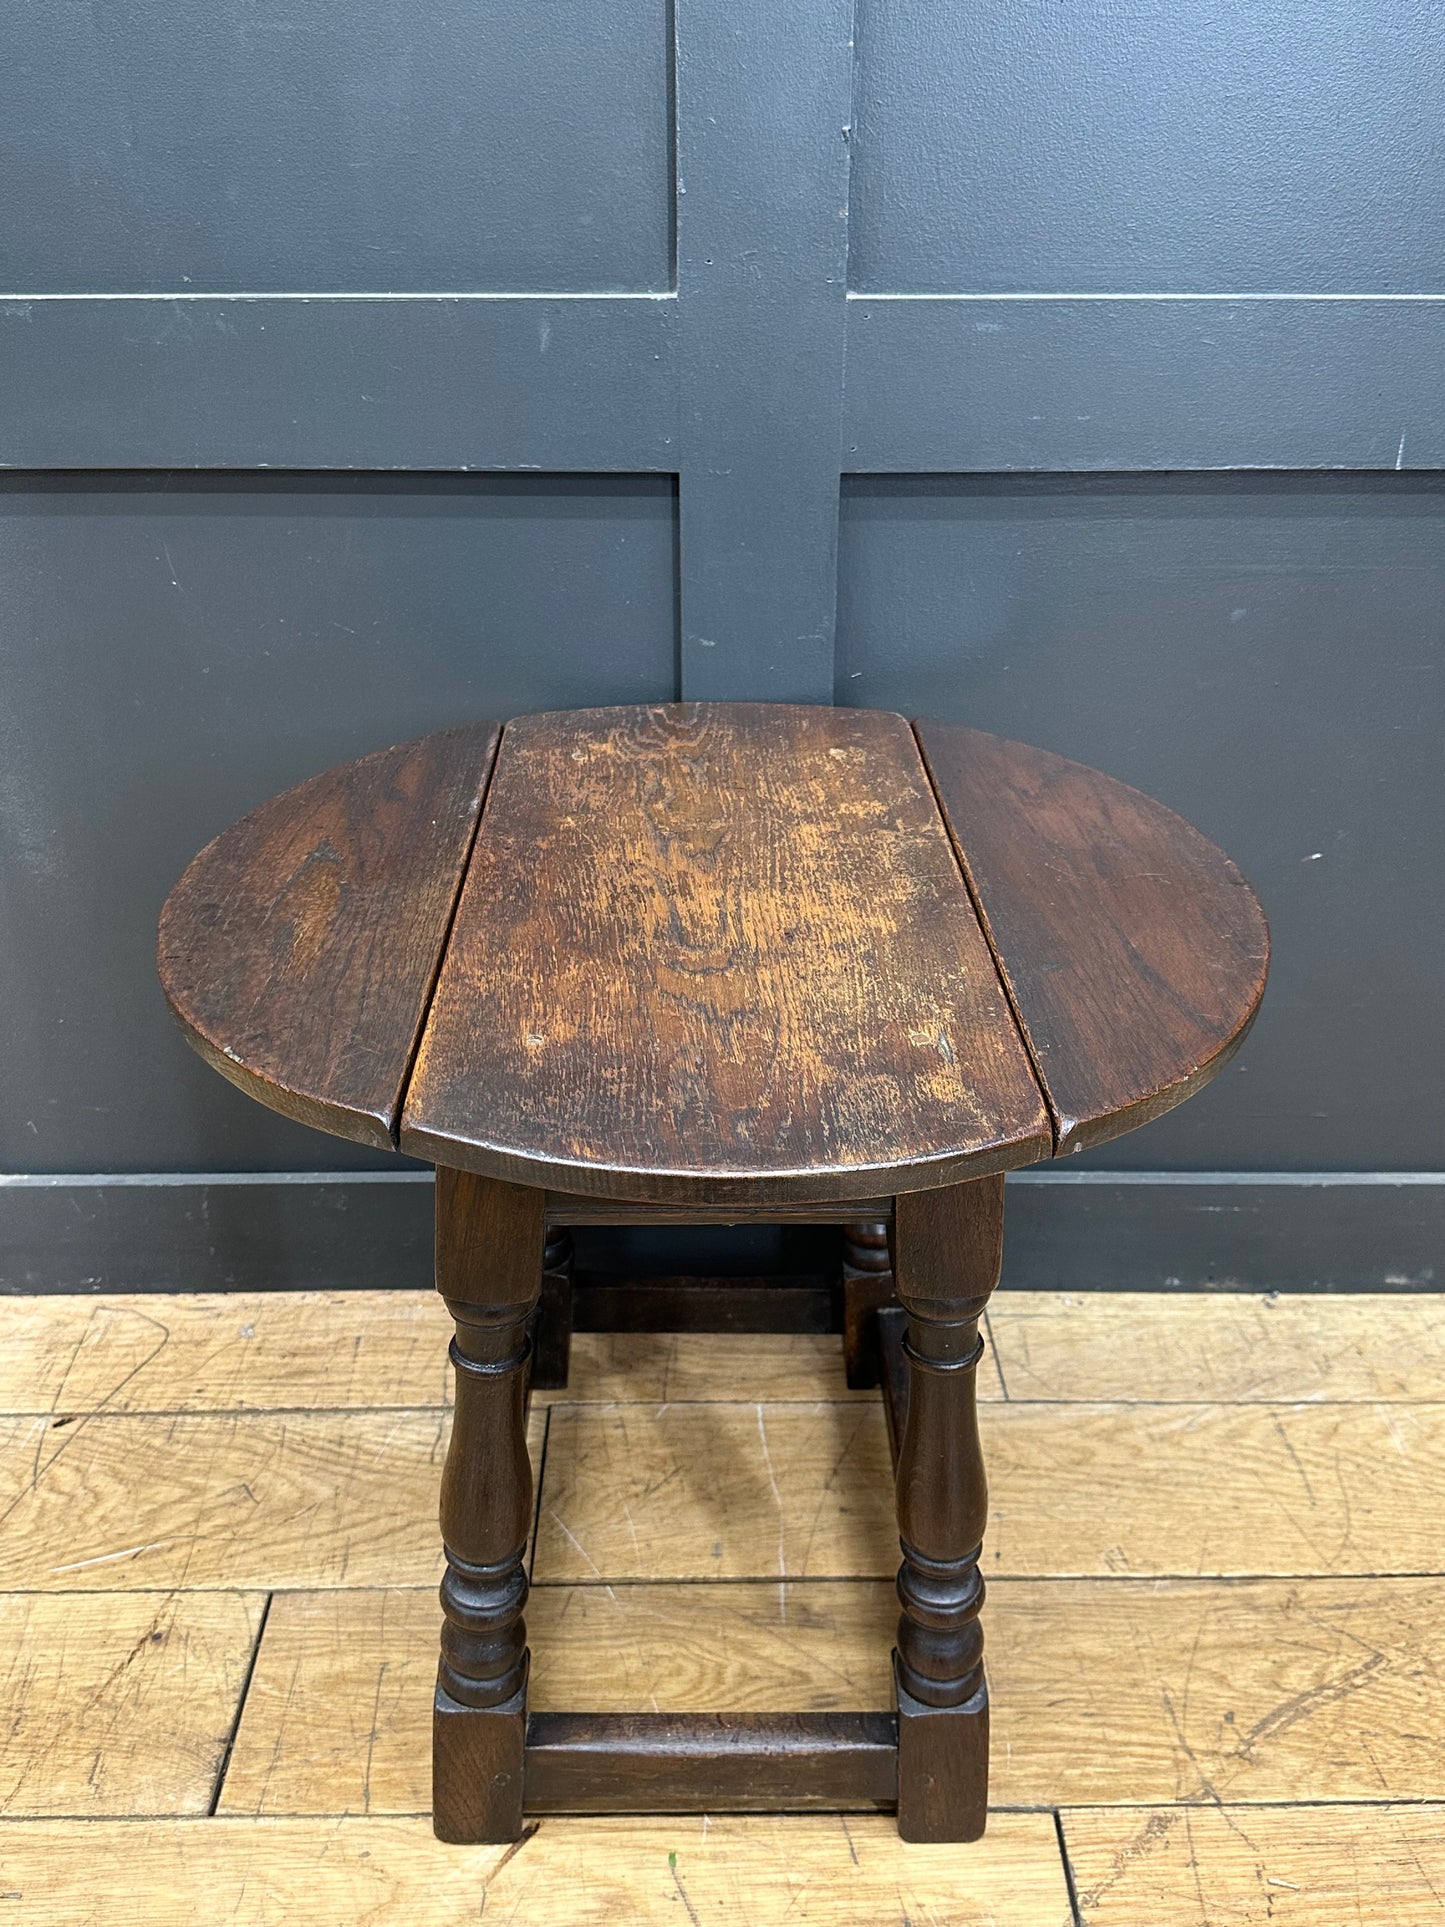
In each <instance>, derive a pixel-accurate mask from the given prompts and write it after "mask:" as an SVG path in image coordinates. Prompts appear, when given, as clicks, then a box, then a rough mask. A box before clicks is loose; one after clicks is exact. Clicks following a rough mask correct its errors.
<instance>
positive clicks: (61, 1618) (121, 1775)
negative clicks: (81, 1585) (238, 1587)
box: [0, 1592, 264, 1820]
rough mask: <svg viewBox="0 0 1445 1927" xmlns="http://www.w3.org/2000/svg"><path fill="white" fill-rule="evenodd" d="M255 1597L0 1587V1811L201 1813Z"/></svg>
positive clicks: (256, 1621) (228, 1724)
mask: <svg viewBox="0 0 1445 1927" xmlns="http://www.w3.org/2000/svg"><path fill="white" fill-rule="evenodd" d="M263 1604H264V1595H263V1594H261V1593H239V1592H224V1593H125V1594H121V1595H119V1596H117V1595H115V1594H108V1595H103V1596H100V1597H93V1598H87V1597H79V1598H77V1597H75V1596H73V1595H69V1596H67V1595H54V1594H49V1595H47V1594H44V1593H29V1594H14V1593H11V1594H0V1652H3V1654H4V1664H3V1668H0V1814H3V1816H4V1817H5V1818H6V1819H7V1820H15V1819H18V1818H19V1817H21V1816H22V1815H26V1814H64V1815H71V1816H74V1817H77V1818H82V1819H90V1818H94V1817H97V1816H99V1815H104V1814H129V1813H174V1814H185V1813H205V1812H206V1811H207V1810H208V1808H209V1806H210V1801H211V1794H212V1791H213V1789H214V1787H215V1783H216V1776H217V1774H218V1773H219V1771H220V1767H221V1762H222V1760H223V1759H224V1757H225V1752H226V1743H227V1741H228V1739H229V1738H230V1734H231V1729H232V1727H233V1725H234V1723H235V1718H236V1711H237V1708H238V1707H239V1705H240V1702H241V1694H242V1691H243V1689H244V1687H245V1682H246V1675H247V1672H248V1671H249V1669H250V1665H251V1656H252V1651H253V1649H254V1646H255V1639H256V1633H257V1629H258V1627H259V1625H260V1621H261V1609H262V1606H263Z"/></svg>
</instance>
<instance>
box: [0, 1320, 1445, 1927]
mask: <svg viewBox="0 0 1445 1927" xmlns="http://www.w3.org/2000/svg"><path fill="white" fill-rule="evenodd" d="M989 1324H990V1333H991V1338H992V1341H993V1363H992V1364H991V1367H990V1370H989V1372H988V1373H987V1374H986V1375H985V1382H984V1387H983V1389H984V1396H985V1411H984V1414H983V1419H982V1424H983V1432H984V1445H985V1451H986V1453H987V1455H988V1459H989V1465H990V1471H991V1477H992V1485H993V1512H994V1518H993V1523H992V1525H991V1528H990V1535H989V1541H988V1547H987V1561H986V1563H987V1571H988V1580H989V1599H988V1605H987V1609H986V1625H987V1634H988V1642H989V1644H988V1659H989V1669H990V1678H991V1684H992V1693H993V1704H994V1747H995V1770H994V1779H993V1796H994V1800H995V1803H996V1809H997V1810H996V1811H995V1813H994V1815H993V1817H992V1819H991V1821H990V1826H989V1831H988V1833H987V1835H986V1836H985V1839H984V1840H983V1841H982V1842H981V1843H979V1844H978V1845H976V1846H970V1847H959V1848H938V1847H917V1846H914V1847H906V1848H905V1847H903V1846H901V1845H900V1844H899V1842H898V1840H897V1837H896V1833H895V1832H894V1829H893V1827H892V1823H891V1821H889V1820H886V1819H883V1818H880V1817H879V1816H870V1815H863V1814H857V1815H848V1816H816V1817H806V1818H805V1817H799V1816H778V1817H775V1818H769V1817H749V1818H746V1819H723V1818H717V1819H711V1820H702V1821H699V1820H695V1819H686V1820H685V1819H676V1818H661V1819H657V1820H637V1819H627V1820H622V1819H618V1820H607V1819H600V1820H599V1819H577V1820H566V1819H553V1820H546V1821H544V1822H543V1823H542V1824H541V1825H540V1826H539V1827H538V1828H537V1830H536V1831H535V1832H534V1833H532V1834H531V1835H530V1836H529V1838H528V1839H527V1840H526V1842H525V1844H524V1845H523V1846H522V1847H521V1848H520V1850H515V1851H511V1850H505V1849H486V1848H476V1849H457V1848H449V1847H442V1846H439V1845H438V1844H437V1843H436V1842H435V1841H434V1840H433V1839H432V1837H431V1834H430V1830H429V1826H428V1823H427V1820H426V1810H427V1806H428V1801H429V1785H428V1781H429V1757H428V1754H429V1745H428V1722H429V1707H430V1693H431V1684H432V1677H433V1673H434V1668H435V1652H436V1646H435V1641H436V1631H437V1623H438V1608H437V1605H436V1596H435V1584H436V1579H437V1576H438V1571H439V1557H438V1548H437V1542H436V1527H435V1516H436V1486H437V1478H438V1472H439V1467H440V1462H441V1455H442V1453H443V1451H444V1449H445V1439H446V1430H447V1425H448V1416H449V1415H448V1409H447V1401H448V1386H447V1382H446V1371H445V1349H446V1338H447V1331H448V1328H447V1324H446V1320H445V1318H444V1316H443V1315H442V1313H441V1308H440V1306H439V1305H438V1304H437V1303H436V1302H435V1301H434V1300H432V1299H431V1298H430V1297H428V1296H426V1295H423V1294H411V1293H366V1294H362V1293H345V1294H320V1293H316V1294H294V1295H257V1296H247V1297H225V1298H202V1297H169V1298H157V1297H132V1298H120V1297H116V1298H109V1299H95V1298H88V1297H87V1298H73V1299H68V1298H37V1299H29V1300H25V1299H11V1300H0V1508H3V1510H4V1515H5V1531H4V1533H3V1534H0V1637H3V1647H4V1652H5V1654H6V1661H5V1668H4V1671H3V1673H0V1816H3V1819H4V1824H3V1825H0V1899H3V1900H4V1902H5V1908H6V1912H5V1918H6V1919H7V1920H15V1921H20V1922H25V1923H30V1922H36V1923H39V1922H55V1923H61V1922H64V1923H65V1924H66V1927H73V1923H80V1922H87V1921H92V1920H94V1921H97V1922H99V1921H104V1922H105V1923H106V1927H126V1924H127V1923H132V1922H133V1923H136V1927H140V1923H146V1927H152V1924H154V1927H172V1924H173V1923H182V1922H185V1923H189V1922H193V1921H194V1922H200V1921H205V1922H206V1923H208V1924H209V1923H212V1922H221V1923H232V1922H236V1923H240V1922H247V1923H249V1922H256V1923H261V1922H266V1923H271V1922H279V1921H302V1922H306V1921H327V1922H329V1921H333V1920H335V1921H341V1920H345V1921H353V1920H365V1921H367V1922H375V1923H390V1922H393V1921H394V1922H398V1923H401V1922H405V1923H408V1927H411V1924H412V1923H416V1927H428V1924H429V1923H432V1922H438V1923H441V1922H446V1923H451V1922H454V1921H459V1920H461V1919H464V1918H474V1917H477V1916H478V1915H479V1914H481V1915H483V1916H484V1917H485V1918H492V1917H494V1916H495V1917H496V1918H498V1919H503V1920H507V1921H511V1922H515V1923H517V1924H518V1927H528V1924H530V1923H546V1927H561V1924H562V1923H566V1924H567V1927H571V1924H572V1923H583V1924H584V1927H585V1923H590V1922H593V1921H596V1922H599V1923H600V1922H604V1921H605V1922H609V1923H610V1922H614V1921H637V1922H643V1923H651V1922H654V1921H655V1922H664V1921H665V1922H667V1923H669V1927H715V1924H717V1923H726V1927H745V1924H746V1927H770V1924H771V1923H774V1922H782V1921H784V1920H786V1921H787V1922H789V1923H790V1927H792V1923H802V1922H816V1923H829V1924H830V1927H835V1924H836V1923H841V1922H866V1923H869V1924H870V1927H874V1924H875V1923H878V1924H882V1923H895V1922H896V1923H903V1922H912V1923H915V1927H917V1924H918V1923H922V1922H925V1921H926V1922H930V1923H932V1922H939V1923H948V1927H972V1924H973V1923H979V1924H980V1927H982V1923H1000V1924H1002V1923H1007V1927H1071V1924H1072V1927H1236V1923H1238V1924H1240V1927H1243V1924H1245V1923H1254V1922H1260V1923H1265V1922H1275V1921H1279V1922H1283V1923H1299V1924H1300V1927H1336V1924H1337V1923H1345V1922H1350V1923H1357V1924H1358V1923H1370V1924H1371V1927H1373V1924H1374V1923H1380V1924H1381V1927H1383V1924H1384V1923H1390V1927H1414V1923H1417V1922H1419V1923H1424V1922H1427V1921H1429V1922H1439V1921H1441V1920H1445V1744H1442V1739H1445V1613H1442V1612H1441V1610H1440V1606H1439V1600H1440V1596H1441V1576H1442V1575H1445V1370H1442V1366H1445V1297H1416V1296H1409V1297H1404V1296H1402V1297H1389V1298H1367V1297H1336V1298H1278V1299H1275V1298H1267V1297H1260V1296H1244V1295H1238V1296H1209V1297H1179V1296H1157V1297H1156V1296H1133V1295H1123V1294H1120V1295H1111V1296H1102V1295H1097V1296H1096V1295H1088V1296H1082V1295H1081V1296H1072V1297H1071V1296H1068V1295H1066V1294H1060V1293H1025V1292H1011V1293H1006V1294H1003V1295H1002V1296H1001V1297H1000V1298H998V1299H997V1300H996V1301H995V1304H994V1306H993V1308H992V1310H991V1313H990V1320H989ZM531 1445H532V1452H533V1459H534V1464H535V1466H536V1468H537V1470H538V1472H539V1475H540V1495H539V1507H538V1520H539V1523H538V1530H537V1534H536V1540H535V1545H534V1548H533V1571H534V1577H535V1580H536V1588H535V1591H534V1594H533V1601H532V1605H531V1607H530V1608H529V1614H528V1617H529V1623H530V1625H531V1629H532V1641H533V1653H534V1658H533V1703H534V1704H535V1705H536V1706H538V1707H542V1708H545V1707H557V1708H561V1707H567V1706H579V1705H583V1704H585V1705H587V1706H590V1707H592V1708H594V1709H597V1710H626V1709H628V1708H633V1707H638V1708H651V1707H656V1708H659V1709H662V1710H668V1709H680V1708H698V1709H704V1708H722V1707H734V1708H758V1709H766V1708H768V1707H777V1708H782V1707H791V1708H797V1709H802V1708H816V1709H830V1708H833V1709H841V1708H856V1707H869V1706H882V1705H885V1704H886V1703H887V1700H888V1694H889V1681H888V1648H889V1643H890V1639H891V1625H892V1620H893V1617H894V1614H895V1611H896V1603H895V1601H894V1599H893V1594H892V1586H891V1575H892V1568H893V1565H894V1562H895V1558H896V1548H895V1543H894V1539H893V1532H892V1523H891V1510H890V1498H889V1489H888V1467H887V1446H886V1440H885V1437H884V1433H883V1426H882V1417H881V1410H880V1407H879V1405H878V1401H877V1399H876V1397H875V1396H873V1395H857V1394H849V1393H847V1392H846V1391H845V1390H844V1389H843V1386H842V1374H841V1360H840V1355H839V1347H838V1343H837V1341H836V1340H834V1339H817V1338H801V1337H799V1338H758V1337H745V1338H705V1337H686V1338H672V1337H667V1338H658V1337H652V1336H647V1335H640V1336H632V1335H629V1336H625V1337H624V1336H603V1335H597V1334H590V1335H585V1336H582V1337H580V1338H579V1339H578V1341H577V1350H576V1361H575V1367H574V1372H573V1378H572V1383H571V1385H570V1386H569V1388H568V1389H567V1391H566V1392H564V1393H556V1394H551V1395H549V1396H548V1397H547V1398H546V1399H542V1400H539V1401H538V1404H537V1407H536V1409H535V1410H534V1412H533V1417H532V1427H531Z"/></svg>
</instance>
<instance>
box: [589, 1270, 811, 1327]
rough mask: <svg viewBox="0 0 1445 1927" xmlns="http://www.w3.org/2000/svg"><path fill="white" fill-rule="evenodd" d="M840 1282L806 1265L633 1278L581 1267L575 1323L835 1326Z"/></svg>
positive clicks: (590, 1325) (703, 1325) (598, 1324)
mask: <svg viewBox="0 0 1445 1927" xmlns="http://www.w3.org/2000/svg"><path fill="white" fill-rule="evenodd" d="M836 1297H837V1287H836V1284H835V1283H833V1282H832V1281H830V1280H829V1279H827V1278H823V1277H817V1276H811V1275H809V1274H807V1273H803V1274H799V1273H796V1272H787V1273H782V1274H779V1275H776V1276H773V1277H767V1276H764V1277H760V1278H700V1277H695V1278H657V1277H654V1278H628V1277H623V1276H619V1275H618V1274H616V1273H609V1272H600V1271H599V1272H585V1271H584V1272H579V1273H578V1274H577V1275H576V1277H575V1279H574V1282H573V1286H572V1325H573V1329H574V1330H575V1331H591V1332H831V1331H837V1330H838V1327H839V1319H838V1313H837V1307H836V1304H835V1299H836Z"/></svg>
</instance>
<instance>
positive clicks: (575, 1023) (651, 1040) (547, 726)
mask: <svg viewBox="0 0 1445 1927" xmlns="http://www.w3.org/2000/svg"><path fill="white" fill-rule="evenodd" d="M401 1144H402V1148H403V1149H404V1150H408V1151H411V1152H414V1153H415V1154H416V1155H418V1156H422V1157H428V1158H432V1159H433V1160H434V1161H436V1162H438V1163H450V1164H457V1165H463V1166H467V1167H470V1168H472V1169H474V1170H479V1171H485V1172H488V1173H489V1174H491V1175H493V1176H497V1177H505V1178H510V1179H513V1180H516V1181H519V1182H527V1183H532V1184H539V1185H551V1186H555V1187H558V1188H561V1189H569V1190H575V1191H585V1192H596V1193H600V1194H610V1195H613V1196H619V1197H634V1198H648V1199H656V1200H659V1201H671V1202H674V1203H675V1202H682V1201H686V1200H688V1199H704V1198H705V1199H707V1200H708V1201H710V1202H712V1203H721V1202H723V1201H724V1200H725V1198H727V1197H730V1196H736V1197H738V1198H739V1199H746V1201H747V1202H749V1203H754V1204H761V1203H765V1202H767V1201H769V1200H773V1199H786V1198H805V1197H808V1196H812V1197H830V1198H847V1197H850V1196H856V1195H859V1194H867V1193H872V1192H876V1191H889V1190H892V1189H904V1188H908V1185H909V1183H910V1182H911V1183H913V1184H918V1183H924V1182H928V1183H937V1182H943V1181H946V1180H948V1179H949V1178H950V1177H953V1176H961V1175H965V1174H966V1171H967V1173H969V1174H971V1173H972V1172H973V1171H975V1170H976V1171H978V1172H982V1171H986V1170H990V1169H992V1170H1001V1169H1004V1168H1007V1167H1010V1166H1013V1165H1019V1164H1027V1163H1029V1162H1031V1161H1032V1160H1033V1159H1035V1158H1038V1157H1042V1156H1046V1155H1048V1153H1049V1151H1050V1149H1051V1145H1052V1138H1051V1133H1050V1130H1049V1124H1048V1116H1047V1113H1046V1111H1045V1109H1044V1106H1043V1102H1042V1100H1041V1098H1040V1096H1039V1092H1038V1087H1037V1084H1036V1082H1035V1079H1034V1075H1033V1072H1032V1070H1031V1068H1030V1066H1029V1061H1028V1057H1027V1054H1026V1053H1025V1050H1024V1048H1023V1045H1022V1043H1021V1042H1020V1039H1019V1036H1018V1031H1017V1028H1016V1025H1015V1023H1014V1020H1013V1016H1012V1013H1011V1012H1010V1009H1009V1005H1008V1000H1007V998H1006V997H1005V995H1004V993H1003V989H1002V986H1001V985H1000V983H999V980H998V974H997V971H996V969H995V966H994V963H993V959H992V957H991V955H990V953H989V949H988V945H987V943H986V942H985V940H984V937H983V934H982V932H981V931H980V929H979V926H978V920H977V918H976V916H975V914H974V911H973V908H972V905H971V903H970V901H969V896H968V891H967V889H966V888H965V886H964V882H963V878H962V877H961V875H960V873H959V869H958V864H957V861H956V858H955V856H954V853H953V850H952V848H951V846H950V844H949V840H948V836H947V833H946V831H945V830H944V827H943V824H942V822H941V820H940V818H939V814H938V809H937V806H936V804H935V802H934V800H933V796H932V793H931V791H930V789H929V785H928V780H927V778H926V776H925V774H924V771H923V768H922V765H921V763H920V760H919V757H918V752H917V748H916V745H915V744H914V742H913V739H912V736H911V734H910V732H909V730H908V727H907V725H906V724H905V723H904V722H903V721H902V719H901V718H899V717H896V716H886V715H881V714H877V713H874V712H870V711H849V710H843V709H824V708H814V707H802V706H790V705H782V704H778V705H766V704H736V703H734V704H717V705H709V704H669V705H663V706H659V707H655V708H633V709H610V710H592V711H587V710H581V711H571V712H559V713H557V714H552V715H540V716H527V717H522V718H521V719H519V720H518V721H517V722H514V723H511V724H509V725H508V727H507V730H506V732H505V734H504V736H503V739H502V748H501V751H500V754H499V756H498V759H497V766H496V771H495V774H494V777H493V781H492V786H491V790H490V793H489V796H488V801H487V808H486V810H485V813H484V815H483V818H482V823H481V827H480V830H479V832H478V835H477V840H476V844H475V847H474V849H473V852H472V858H471V862H470V865H469V867H468V872H467V878H466V883H465V885H464V887H463V890H462V895H461V900H460V903H459V906H458V910H457V917H456V923H455V926H454V928H453V931H452V936H451V940H450V942H449V944H448V946H447V954H446V957H445V960H444V962H443V965H442V970H441V975H440V977H439V979H438V983H437V990H436V996H435V999H434V1001H433V1004H432V1009H431V1014H430V1017H429V1018H428V1021H427V1025H426V1029H425V1032H424V1034H423V1037H422V1041H421V1046H420V1049H419V1051H418V1053H417V1060H416V1068H415V1072H414V1074H413V1078H412V1082H411V1085H410V1088H409V1090H408V1092H407V1097H406V1104H405V1109H404V1113H403V1119H402V1130H401Z"/></svg>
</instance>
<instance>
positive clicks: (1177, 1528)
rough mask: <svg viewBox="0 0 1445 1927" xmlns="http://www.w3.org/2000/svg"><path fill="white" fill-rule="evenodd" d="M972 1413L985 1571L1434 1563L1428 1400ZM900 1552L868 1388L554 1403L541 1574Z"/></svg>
mask: <svg viewBox="0 0 1445 1927" xmlns="http://www.w3.org/2000/svg"><path fill="white" fill-rule="evenodd" d="M980 1427H981V1430H982V1433H983V1447H984V1458H985V1464H986V1466H987V1468H988V1475H989V1489H990V1516H989V1523H988V1530H987V1535H986V1538H985V1541H984V1559H983V1567H984V1572H985V1576H986V1577H987V1578H988V1580H989V1581H990V1583H991V1582H992V1580H993V1578H994V1577H995V1575H1006V1574H1017V1575H1019V1576H1039V1577H1046V1576H1067V1575H1078V1576H1081V1577H1088V1576H1092V1575H1098V1576H1101V1577H1107V1576H1110V1575H1116V1576H1127V1575H1137V1576H1144V1575H1160V1576H1166V1575H1176V1576H1179V1577H1186V1578H1188V1577H1195V1576H1208V1575H1213V1574H1220V1575H1226V1576H1228V1575H1240V1576H1249V1575H1254V1574H1261V1575H1268V1574H1272V1573H1276V1574H1290V1573H1337V1574H1342V1575H1343V1574H1351V1573H1360V1574H1365V1573H1389V1572H1396V1573H1412V1572H1437V1571H1440V1570H1442V1569H1445V1405H1423V1404H1421V1405H1408V1406H1401V1405H1394V1404H1365V1403H1357V1404H1334V1405H1330V1404H1323V1405H1291V1406H1283V1405H1280V1406H1265V1405H1237V1406H1213V1405H1206V1404H1195V1405H1139V1404H1132V1405H1086V1404H1068V1405H1064V1404H1056V1405H1047V1404H1036V1405H1030V1404H1017V1403H1012V1402H1005V1403H999V1404H993V1405H989V1406H988V1407H987V1408H986V1409H985V1410H984V1411H983V1412H982V1413H981V1415H980ZM760 1521H767V1522H768V1523H767V1525H766V1526H763V1527H761V1528H760V1525H759V1522H760ZM897 1558H898V1550H897V1534H896V1530H895V1526H894V1520H893V1497H892V1486H891V1474H890V1471H889V1461H888V1443H887V1437H886V1432H885V1427H884V1423H883V1414H882V1411H881V1409H879V1408H877V1407H873V1406H870V1405H866V1404H848V1405H838V1404H830V1405H761V1406H759V1405H755V1404H748V1405H741V1404H739V1405H722V1404H714V1405H706V1406H704V1405H692V1406H683V1405H669V1406H665V1407H650V1406H643V1405H619V1406H615V1407H605V1406H567V1405H557V1406H554V1407H553V1408H552V1423H551V1432H550V1434H549V1440H548V1447H547V1467H546V1476H545V1479H544V1481H543V1489H542V1502H541V1511H540V1518H539V1522H538V1535H537V1552H536V1576H537V1578H538V1579H547V1580H577V1581H585V1580H587V1579H591V1578H598V1577H601V1578H605V1579H626V1578H645V1579H646V1578H651V1579H669V1578H670V1579H689V1578H702V1579H706V1578H737V1579H741V1578H759V1579H763V1578H773V1577H776V1576H777V1575H778V1574H779V1572H786V1573H792V1574H797V1575H800V1576H801V1575H802V1574H805V1573H806V1574H809V1575H811V1576H813V1577H815V1578H832V1577H882V1576H884V1575H890V1574H892V1572H893V1571H894V1570H895V1567H896V1564H897Z"/></svg>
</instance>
